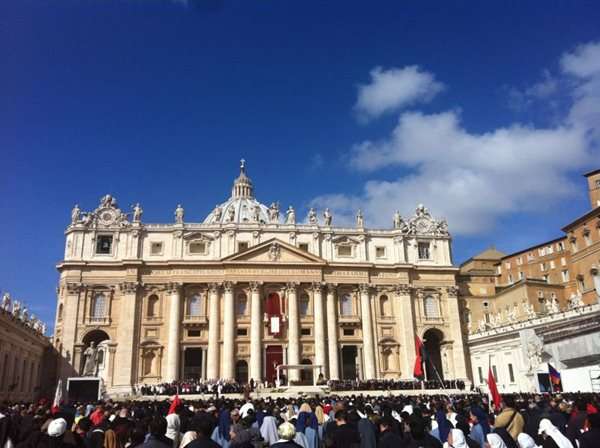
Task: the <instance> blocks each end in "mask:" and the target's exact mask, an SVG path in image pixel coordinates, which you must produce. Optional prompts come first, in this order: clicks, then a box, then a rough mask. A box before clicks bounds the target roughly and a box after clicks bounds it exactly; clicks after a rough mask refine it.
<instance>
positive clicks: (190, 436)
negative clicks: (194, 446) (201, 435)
mask: <svg viewBox="0 0 600 448" xmlns="http://www.w3.org/2000/svg"><path fill="white" fill-rule="evenodd" d="M197 438H198V433H196V431H186V433H185V434H184V435H183V437H182V438H181V443H180V444H179V448H185V447H186V446H187V445H188V444H189V443H191V442H192V441H194V440H196V439H197Z"/></svg>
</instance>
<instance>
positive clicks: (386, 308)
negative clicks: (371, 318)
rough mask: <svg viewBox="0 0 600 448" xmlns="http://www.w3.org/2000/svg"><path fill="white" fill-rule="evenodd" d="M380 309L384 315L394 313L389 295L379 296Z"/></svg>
mask: <svg viewBox="0 0 600 448" xmlns="http://www.w3.org/2000/svg"><path fill="white" fill-rule="evenodd" d="M379 310H380V312H381V315H382V316H383V317H385V316H391V315H392V310H391V303H390V299H389V298H388V296H385V295H384V296H381V297H380V298H379Z"/></svg>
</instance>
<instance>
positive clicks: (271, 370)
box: [265, 345, 285, 383]
mask: <svg viewBox="0 0 600 448" xmlns="http://www.w3.org/2000/svg"><path fill="white" fill-rule="evenodd" d="M265 360H266V362H267V369H266V376H265V377H266V379H267V381H271V382H273V383H274V382H275V380H276V379H277V371H276V370H275V368H276V367H277V366H278V365H280V364H283V347H282V346H281V345H269V346H268V347H267V350H266V355H265ZM283 373H285V372H283Z"/></svg>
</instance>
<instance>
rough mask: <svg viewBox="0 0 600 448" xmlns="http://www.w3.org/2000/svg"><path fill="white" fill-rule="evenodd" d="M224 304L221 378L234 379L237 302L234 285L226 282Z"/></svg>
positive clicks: (224, 284) (224, 285)
mask: <svg viewBox="0 0 600 448" xmlns="http://www.w3.org/2000/svg"><path fill="white" fill-rule="evenodd" d="M223 290H224V301H223V302H224V303H223V305H224V306H223V308H224V309H223V359H222V361H223V369H222V371H221V378H223V379H227V380H230V379H234V377H235V359H234V357H235V353H234V346H235V302H234V298H233V283H232V282H224V283H223Z"/></svg>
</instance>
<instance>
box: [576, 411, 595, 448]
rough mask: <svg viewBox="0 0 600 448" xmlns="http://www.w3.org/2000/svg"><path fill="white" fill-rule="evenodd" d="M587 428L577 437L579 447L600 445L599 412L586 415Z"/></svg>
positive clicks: (586, 447) (585, 447)
mask: <svg viewBox="0 0 600 448" xmlns="http://www.w3.org/2000/svg"><path fill="white" fill-rule="evenodd" d="M588 424H589V430H588V431H586V432H584V433H583V434H581V436H580V437H579V448H594V447H597V446H598V445H600V413H598V412H595V413H593V414H589V415H588Z"/></svg>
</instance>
